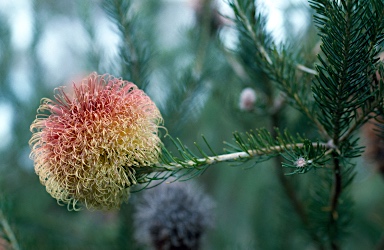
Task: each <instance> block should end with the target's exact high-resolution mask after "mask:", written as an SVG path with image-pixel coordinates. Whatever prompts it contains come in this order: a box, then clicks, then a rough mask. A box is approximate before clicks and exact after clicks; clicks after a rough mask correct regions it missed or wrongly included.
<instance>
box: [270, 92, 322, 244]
mask: <svg viewBox="0 0 384 250" xmlns="http://www.w3.org/2000/svg"><path fill="white" fill-rule="evenodd" d="M271 99H272V100H271V102H273V97H271ZM279 116H280V115H279V112H278V111H277V112H274V113H273V114H272V115H271V123H272V124H271V126H272V134H273V136H274V137H277V132H276V130H275V129H273V128H275V127H280V126H279V125H280V122H279V120H280V117H279ZM282 160H283V159H282V157H281V156H278V157H275V158H274V161H275V169H276V174H277V177H278V180H279V182H280V184H281V185H282V187H283V190H284V191H285V194H286V195H287V197H288V199H289V201H290V202H291V205H292V207H293V209H294V210H295V211H296V213H297V215H298V216H299V218H300V220H301V222H302V224H303V226H304V228H305V230H306V231H307V233H308V235H309V237H311V239H312V240H313V242H314V243H315V245H316V246H317V247H318V249H320V250H322V249H324V247H323V246H322V244H321V241H320V239H319V238H318V237H317V235H316V234H315V233H314V232H313V231H312V230H311V228H312V226H311V223H310V221H309V219H308V215H307V212H306V211H305V208H304V206H303V204H302V203H301V201H300V199H299V198H298V197H297V195H296V192H295V189H294V187H293V186H292V184H291V182H290V181H289V180H288V179H287V178H286V176H285V175H284V171H283V168H282V167H281V162H282Z"/></svg>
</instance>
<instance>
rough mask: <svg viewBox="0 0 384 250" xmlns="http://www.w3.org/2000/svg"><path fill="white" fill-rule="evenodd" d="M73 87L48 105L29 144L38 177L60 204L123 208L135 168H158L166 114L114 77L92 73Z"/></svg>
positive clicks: (35, 124)
mask: <svg viewBox="0 0 384 250" xmlns="http://www.w3.org/2000/svg"><path fill="white" fill-rule="evenodd" d="M72 87H73V89H72V90H71V91H68V92H65V90H64V87H61V88H59V89H58V90H57V93H56V95H55V96H54V97H55V100H50V99H47V98H44V99H42V103H41V105H40V107H39V109H38V115H37V117H36V119H35V120H34V122H33V123H32V125H31V132H32V133H33V134H32V138H31V140H30V141H29V144H30V145H31V148H32V152H31V155H30V157H31V159H32V160H34V166H35V171H36V173H37V175H39V177H40V181H41V183H42V184H43V185H44V186H46V189H47V191H48V193H50V194H51V195H52V197H54V198H56V199H57V201H58V202H61V203H64V204H68V206H70V205H72V206H73V207H74V208H75V205H76V203H77V202H80V203H83V204H85V206H86V207H87V208H89V209H112V208H118V207H119V206H120V205H121V203H122V202H123V201H126V200H127V199H128V197H129V187H130V186H132V185H134V184H136V178H135V168H140V167H142V166H150V165H153V164H154V163H157V162H158V157H159V152H160V147H161V141H160V139H159V137H158V134H157V133H158V127H159V125H160V124H161V123H162V117H161V114H160V112H159V110H158V109H157V107H156V105H155V104H154V103H153V102H152V101H151V99H150V98H149V97H148V96H147V95H146V94H145V93H144V92H143V91H142V90H140V89H138V88H137V86H136V85H135V84H133V83H131V82H128V81H123V80H121V79H118V78H114V77H113V76H109V75H97V74H96V73H92V74H91V75H89V76H88V77H87V78H85V79H83V81H82V82H81V83H79V84H75V83H74V84H73V86H72ZM69 93H72V94H69Z"/></svg>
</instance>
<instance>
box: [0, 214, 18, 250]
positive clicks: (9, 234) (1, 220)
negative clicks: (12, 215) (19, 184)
mask: <svg viewBox="0 0 384 250" xmlns="http://www.w3.org/2000/svg"><path fill="white" fill-rule="evenodd" d="M0 223H1V225H2V226H3V229H4V232H5V234H6V235H7V237H8V239H9V241H10V243H11V246H12V248H13V249H14V250H19V249H20V247H19V244H18V243H17V240H16V237H15V234H14V233H13V231H12V229H11V227H10V225H9V224H8V221H7V220H6V219H5V216H4V214H3V211H1V210H0Z"/></svg>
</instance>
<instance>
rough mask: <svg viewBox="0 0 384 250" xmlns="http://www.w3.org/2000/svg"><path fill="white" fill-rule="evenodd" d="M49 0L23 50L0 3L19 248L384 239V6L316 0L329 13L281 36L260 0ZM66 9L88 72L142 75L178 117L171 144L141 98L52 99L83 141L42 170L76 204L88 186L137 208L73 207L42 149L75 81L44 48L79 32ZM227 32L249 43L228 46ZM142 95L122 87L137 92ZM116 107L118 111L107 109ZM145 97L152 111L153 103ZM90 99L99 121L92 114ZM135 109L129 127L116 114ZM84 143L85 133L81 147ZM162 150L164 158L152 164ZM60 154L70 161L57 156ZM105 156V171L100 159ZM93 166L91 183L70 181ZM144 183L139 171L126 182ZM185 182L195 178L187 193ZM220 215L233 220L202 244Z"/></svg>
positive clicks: (9, 172)
mask: <svg viewBox="0 0 384 250" xmlns="http://www.w3.org/2000/svg"><path fill="white" fill-rule="evenodd" d="M32 2H33V5H31V6H30V7H32V10H31V13H32V16H33V22H32V23H33V25H34V27H33V28H34V29H33V35H32V36H31V39H30V42H29V43H28V44H27V45H25V46H26V47H28V48H21V49H20V48H19V49H18V48H16V46H14V44H13V43H14V41H13V40H14V39H13V32H14V30H13V29H14V27H13V25H11V21H12V19H9V20H8V19H7V18H9V17H10V15H6V14H4V13H2V12H0V24H1V25H0V38H1V39H0V40H1V42H0V72H1V73H2V80H1V81H0V87H1V92H0V98H1V100H0V111H1V112H3V111H7V109H9V110H11V111H9V112H11V113H12V118H11V119H9V120H12V121H7V122H4V124H8V125H9V124H10V126H9V127H10V128H9V132H10V134H11V135H10V136H8V135H5V137H4V140H3V138H2V140H1V142H0V153H1V157H0V158H1V159H2V161H1V162H0V190H1V192H2V193H1V194H0V196H2V195H3V193H4V195H5V196H7V199H0V249H1V248H2V246H3V245H4V244H5V245H4V246H5V247H11V248H14V249H18V248H22V249H68V248H71V249H88V248H92V249H100V248H101V249H106V248H108V249H126V248H129V249H140V248H139V247H140V246H138V245H137V246H136V245H135V244H134V242H135V239H136V240H137V241H138V242H145V243H147V244H148V243H149V245H153V246H157V247H158V248H162V249H163V248H167V247H166V246H169V247H168V248H171V247H170V246H171V245H172V246H174V247H175V248H177V247H179V249H180V248H182V249H184V248H186V247H189V248H194V249H195V248H198V247H201V249H239V248H240V249H366V248H369V249H371V248H374V247H376V248H377V249H383V248H384V234H383V233H382V232H383V228H384V227H383V221H384V217H383V213H382V209H383V201H384V199H383V198H382V194H381V191H380V190H382V188H383V185H384V184H383V182H382V180H381V179H379V178H377V179H374V177H375V176H376V175H374V173H375V172H374V171H369V170H367V168H366V166H365V165H366V162H369V160H370V159H368V160H367V161H364V160H363V157H362V155H363V154H364V153H365V151H366V150H365V147H364V145H365V143H366V141H367V139H366V138H364V135H365V134H364V132H361V131H362V130H361V129H363V131H364V129H366V126H365V125H366V124H368V123H371V124H372V126H371V127H374V130H373V132H372V131H371V134H374V135H377V137H375V140H374V141H375V144H377V145H370V147H373V150H372V148H368V150H367V151H369V152H371V154H372V152H375V153H374V154H375V155H374V156H373V158H375V159H373V160H378V159H379V161H380V159H383V158H382V157H383V155H384V153H383V152H384V151H383V148H384V146H383V145H384V143H383V141H384V119H383V117H384V99H383V97H384V92H383V88H384V81H383V80H384V78H383V77H384V64H383V55H384V54H381V53H384V52H383V45H384V22H383V17H384V2H383V0H309V1H308V2H305V3H303V6H302V7H301V8H303V10H305V12H306V13H308V14H309V13H310V14H311V15H310V18H309V19H308V20H307V21H308V22H307V23H308V24H307V26H306V31H305V32H303V33H304V34H302V35H298V36H296V33H294V31H292V34H289V35H288V36H286V38H287V41H284V42H281V43H278V42H276V39H275V38H274V36H273V35H272V33H270V32H268V31H267V21H268V19H272V18H274V17H268V16H267V15H266V13H265V12H264V9H263V8H262V7H261V6H262V4H260V2H258V1H256V0H225V1H224V0H223V1H222V2H225V4H226V5H228V6H227V7H228V8H229V9H230V10H231V14H229V15H228V17H225V18H226V19H224V17H222V16H220V15H219V14H218V13H217V12H216V11H215V10H216V9H218V8H217V7H218V5H216V3H218V2H219V0H218V1H214V0H191V1H159V0H145V1H142V0H102V1H98V3H100V4H99V5H96V4H94V3H96V2H94V1H69V2H66V1H64V2H65V3H64V2H62V1H47V0H34V1H32ZM190 3H192V4H190ZM220 3H221V2H220ZM222 4H224V3H222ZM183 7H184V8H186V9H188V10H190V11H192V12H193V13H194V14H195V18H194V22H193V21H192V22H191V23H189V24H188V25H189V26H188V28H186V29H185V27H182V28H181V29H179V30H178V33H177V35H174V34H173V33H172V32H171V29H170V26H166V25H175V24H174V23H173V22H174V20H173V18H174V17H173V16H172V17H170V15H169V13H172V14H173V13H174V12H175V10H176V12H178V13H180V12H179V11H180V10H181V9H179V8H183ZM172 11H174V12H172ZM188 13H189V12H188ZM172 14H171V15H172ZM3 16H5V17H3ZM79 16H80V17H79ZM308 16H309V15H308ZM189 19H192V18H189ZM62 20H66V21H65V22H69V23H70V25H72V24H73V28H74V30H75V29H76V28H77V27H78V26H81V25H82V28H83V29H82V31H80V32H79V31H76V32H74V34H75V33H76V36H74V37H75V38H76V39H70V43H72V42H73V44H75V42H77V41H83V42H84V44H86V46H84V44H81V45H80V46H79V47H81V46H83V47H84V48H83V51H82V52H83V53H81V54H76V61H79V65H83V66H84V68H81V69H77V70H78V72H74V73H73V74H74V75H77V76H78V74H79V72H82V73H83V72H86V71H95V70H97V71H99V73H100V74H104V73H110V74H112V75H114V76H115V77H116V78H118V79H120V78H121V79H123V80H126V81H129V82H133V83H135V84H136V85H137V86H138V88H139V89H142V90H143V91H144V92H146V93H147V94H148V96H147V95H145V96H146V98H148V100H151V101H153V106H151V107H153V108H154V109H155V108H158V110H159V111H160V113H161V115H162V117H163V118H164V123H160V122H159V123H156V129H155V130H152V131H149V132H145V135H149V137H150V139H149V140H150V141H151V142H156V147H153V146H151V143H147V144H148V145H149V146H148V147H149V148H147V147H144V146H143V145H144V144H143V143H144V141H143V138H144V139H145V137H143V136H141V133H142V132H143V131H145V129H147V128H148V127H147V125H145V123H142V122H143V121H145V120H143V118H142V117H140V116H139V115H137V112H134V111H135V107H133V106H132V104H118V103H116V102H113V100H112V99H113V98H112V97H113V96H111V95H110V94H105V96H104V95H102V96H100V95H99V94H97V95H96V94H95V95H90V92H87V91H86V92H84V94H81V96H82V97H84V98H78V99H79V100H78V101H79V105H78V106H85V107H89V108H88V109H85V110H82V109H77V108H73V109H72V108H68V109H65V110H66V112H64V109H62V108H57V107H56V108H55V107H53V106H52V105H48V104H47V106H46V107H47V110H45V111H44V110H43V111H44V116H45V115H47V117H51V118H54V117H53V116H50V114H48V113H49V112H50V109H51V108H53V109H52V110H53V111H54V112H56V113H57V114H59V115H62V116H63V117H65V118H68V119H67V120H71V121H72V120H74V121H75V123H73V124H68V123H65V122H64V123H60V124H56V125H52V124H50V123H47V122H45V121H44V120H39V119H38V121H39V122H40V123H39V124H40V125H41V129H45V128H46V127H47V126H53V127H52V128H57V131H59V130H61V129H63V128H66V129H67V128H68V130H70V131H72V132H73V133H72V132H71V136H70V137H68V138H71V139H68V138H64V137H60V133H59V132H52V133H50V132H47V133H46V134H44V136H43V137H44V139H45V138H48V139H51V141H50V143H52V144H57V142H61V143H63V144H62V145H65V148H67V149H70V150H72V149H73V152H75V153H74V154H67V155H66V157H64V158H63V157H62V153H60V152H61V151H60V152H59V151H58V150H56V151H55V150H53V151H55V152H56V155H53V154H47V156H46V157H43V158H42V160H41V165H44V166H47V168H48V170H47V171H46V172H44V174H45V177H43V178H42V182H43V183H44V182H46V181H48V180H49V178H51V177H52V175H57V179H55V182H54V183H53V184H55V185H56V186H57V188H56V189H55V190H54V192H53V193H55V194H58V195H60V196H62V197H63V198H65V199H68V200H71V199H73V198H76V197H73V193H86V194H89V195H90V196H91V197H96V201H95V202H100V197H101V198H102V199H103V200H105V201H106V202H111V201H113V200H118V202H115V203H113V204H114V205H113V206H104V207H103V208H104V209H110V208H115V209H119V208H121V209H120V210H119V211H116V210H113V211H101V212H94V213H89V212H88V211H87V210H86V209H83V211H82V212H78V213H75V212H71V213H69V212H68V211H67V210H66V209H65V208H62V207H60V206H56V204H55V203H54V202H53V201H52V199H51V197H50V196H49V195H47V194H46V190H44V187H42V186H41V185H40V183H39V181H38V177H36V175H35V171H33V170H32V163H31V162H29V161H27V160H28V159H26V158H28V157H27V155H28V153H29V149H26V148H27V144H28V139H29V138H30V133H29V131H28V126H30V122H31V121H33V120H34V119H35V118H34V116H35V115H36V112H35V110H36V108H37V107H38V104H39V100H40V99H41V98H42V97H47V98H50V99H52V88H53V86H52V84H57V85H59V84H65V83H66V82H67V81H68V79H70V78H72V76H67V78H66V79H60V80H57V79H56V77H57V78H60V76H57V75H60V74H58V73H61V72H53V73H52V72H51V71H52V70H47V69H48V68H49V67H48V66H50V65H48V66H47V65H46V63H45V60H43V59H42V58H43V57H44V55H45V52H44V53H43V52H42V51H44V49H45V47H44V41H46V40H47V39H46V37H48V38H49V35H50V32H52V33H54V32H53V29H52V27H53V28H54V29H57V30H60V29H61V28H62V27H64V26H66V25H65V22H61V21H62ZM69 20H71V21H69ZM169 20H171V21H169ZM175 20H176V19H175ZM51 21H52V22H51ZM167 21H168V23H167ZM72 22H73V23H72ZM309 23H311V24H309ZM76 24H80V25H76ZM105 24H107V25H106V27H108V28H109V29H111V30H112V32H115V35H116V36H115V37H113V39H114V38H117V39H118V45H117V47H116V48H115V49H116V51H114V54H113V55H111V56H110V57H111V58H112V60H110V61H108V60H109V58H108V57H105V56H104V55H105V54H104V52H105V51H107V49H105V48H103V46H101V44H102V43H101V42H100V41H99V40H103V42H105V41H109V37H107V36H108V35H109V34H110V33H108V32H106V33H105V34H104V33H103V31H105V30H102V28H103V27H104V26H103V25H105ZM51 25H52V26H51ZM99 25H100V26H99ZM67 26H68V25H67ZM227 26H230V27H227ZM71 28H72V27H71ZM99 28H101V29H100V30H99ZM104 28H105V27H104ZM228 30H230V32H229V33H230V35H228V36H227V33H225V32H226V31H228ZM55 32H56V30H55ZM84 32H85V33H84ZM15 34H16V33H15ZM71 35H72V34H71ZM83 35H85V36H86V37H81V36H83ZM15 37H16V36H15ZM83 38H84V39H83ZM164 38H167V39H164ZM227 38H231V39H232V40H234V43H233V44H230V46H227V45H228V44H227ZM233 38H234V39H233ZM172 39H174V40H175V41H172V42H171V45H170V44H167V42H169V41H170V40H172ZM48 40H49V39H48ZM63 40H65V39H63ZM49 41H50V40H49ZM99 42H100V43H99ZM71 45H72V44H71ZM68 46H69V45H68ZM107 46H109V45H107ZM69 47H70V46H69ZM75 47H76V45H73V47H71V48H72V49H74V48H75ZM111 47H112V46H111ZM61 49H62V50H63V51H65V48H64V46H63V47H60V51H61ZM104 49H105V51H103V50H104ZM75 50H76V49H74V51H75ZM79 50H80V49H79ZM63 53H65V52H63ZM58 54H60V53H58ZM380 54H381V59H380ZM25 55H27V56H25ZM62 64H63V65H62V67H63V72H65V70H64V69H65V68H66V67H65V66H66V65H65V64H66V62H65V63H64V62H63V63H62ZM53 68H54V67H53ZM19 69H23V70H24V71H25V72H24V71H23V70H22V71H21V73H20V72H19ZM105 69H107V70H106V71H108V72H101V71H104V70H105ZM26 72H27V73H26ZM82 73H81V74H82ZM20 76H26V77H25V78H27V79H24V78H22V77H21V78H19V77H20ZM61 77H62V76H61ZM60 81H62V82H65V83H62V82H60ZM74 82H76V81H74ZM124 84H127V83H126V82H125V81H124ZM124 84H123V85H124ZM25 86H26V87H25ZM74 86H76V84H75V85H74ZM124 86H127V85H124ZM128 86H129V85H128ZM24 87H25V89H24ZM55 87H56V85H55ZM67 89H70V87H68V86H67ZM91 89H92V88H91ZM105 89H106V90H108V89H109V87H107V88H105ZM244 90H247V91H246V92H245V91H244ZM116 91H117V92H119V91H120V89H119V87H116ZM131 91H132V90H129V91H127V93H122V92H121V94H122V96H123V97H124V98H127V100H128V99H129V100H131V99H130V98H132V101H137V97H131V95H129V93H130V92H131ZM140 91H141V90H140ZM70 92H71V91H69V92H68V96H70V95H71V93H70ZM240 92H241V93H244V92H245V93H246V94H247V95H248V96H247V95H244V96H243V97H242V95H241V94H240ZM92 93H93V92H92ZM119 93H120V92H119ZM140 93H141V92H140ZM239 97H240V98H239ZM98 98H99V99H98ZM111 98H112V99H111ZM43 100H47V99H43ZM67 100H68V101H70V100H72V99H71V98H69V97H68V99H67ZM95 100H99V102H96V101H95ZM111 100H112V101H111ZM106 101H108V107H112V108H111V109H108V110H107V111H105V112H103V114H99V113H97V112H96V111H100V110H102V109H103V108H105V107H106V106H107V105H106V104H105V103H106ZM126 103H131V102H126ZM239 103H240V105H239V107H237V106H236V105H237V104H239ZM155 104H156V105H155ZM116 105H123V106H124V107H123V106H121V107H120V108H122V109H123V110H126V111H127V112H125V113H122V112H120V111H119V110H121V109H119V106H116ZM155 106H156V107H155ZM4 107H5V108H4ZM138 108H140V110H141V109H143V110H144V111H148V112H150V111H151V109H150V108H149V106H146V104H138ZM76 110H77V111H79V110H80V113H81V115H84V116H86V117H90V118H89V120H82V119H81V117H80V118H79V119H77V118H76V117H75V114H76ZM156 110H157V109H156ZM40 111H42V110H40ZM128 111H132V112H128ZM156 114H157V115H158V116H156V117H158V119H159V120H161V121H163V120H162V119H160V115H159V114H158V113H157V112H156ZM120 115H121V117H123V118H124V119H125V118H126V119H125V121H126V122H125V123H122V122H121V120H122V119H115V120H113V119H111V118H113V117H120ZM87 119H88V118H87ZM98 119H99V120H100V121H102V122H100V123H97V124H96V123H95V124H96V125H94V126H91V125H92V124H93V123H89V122H88V123H87V122H86V121H90V120H92V121H93V120H95V121H98ZM63 120H65V119H63ZM2 122H3V121H2ZM1 125H2V124H1ZM163 126H164V127H163ZM0 127H1V126H0ZM80 128H81V131H82V133H79V132H77V130H76V129H80ZM110 128H113V129H110ZM158 129H159V130H158ZM53 130H55V129H53ZM53 130H52V131H53ZM92 130H94V131H102V132H100V133H98V132H97V133H93V134H92V133H91V132H92ZM55 131H56V130H55ZM132 134H138V136H137V137H132V136H129V135H132ZM201 134H204V135H203V136H200V135H201ZM107 135H108V136H109V137H107ZM127 135H128V137H127ZM7 136H8V137H7ZM7 138H8V139H7ZM9 138H11V139H9ZM27 138H28V139H27ZM108 138H110V140H108ZM96 139H97V140H96ZM7 140H8V142H7ZM3 141H4V143H3ZM74 141H77V142H81V143H79V144H78V147H76V145H74ZM97 141H98V142H100V143H96V142H97ZM195 141H196V142H195ZM222 141H224V143H223V142H222ZM83 144H86V147H83V146H82V145H83ZM147 144H145V145H147ZM379 144H380V145H379ZM43 145H46V142H45V141H44V142H42V144H41V146H43ZM79 145H80V146H79ZM100 145H101V146H100ZM59 146H60V145H59ZM37 147H38V148H39V147H40V145H39V146H37ZM52 148H53V147H52ZM116 148H118V149H119V150H116ZM120 149H121V150H120ZM70 150H69V151H70ZM69 151H68V152H69ZM152 151H153V154H151V156H152V155H153V159H152V158H151V160H150V161H144V159H143V157H144V156H145V155H147V154H148V153H149V152H152ZM71 152H72V151H71ZM105 152H109V153H110V154H106V153H105ZM48 153H50V152H48ZM111 155H112V156H113V157H111ZM115 156H116V157H115ZM132 156H134V157H132ZM73 157H74V158H73ZM365 157H367V156H365ZM75 158H76V159H75ZM126 158H127V159H130V160H122V161H117V160H114V159H126ZM53 160H55V162H56V163H57V164H55V167H56V169H52V168H49V166H50V165H49V164H46V163H47V162H48V161H53ZM75 161H76V163H78V164H77V165H76V164H71V162H75ZM143 163H144V164H143ZM379 163H381V162H379ZM97 164H99V165H100V166H106V167H105V171H98V170H97V168H96V167H95V166H97ZM64 165H65V166H66V168H63V166H64ZM120 165H121V166H120ZM78 166H81V168H79V167H78ZM108 166H113V167H114V168H111V167H108ZM381 166H383V164H381ZM103 169H104V168H103ZM92 171H93V172H92ZM371 172H372V173H373V174H371ZM381 172H382V173H384V168H383V169H381ZM89 173H92V174H94V175H90V174H89ZM368 173H369V174H368ZM77 175H79V176H81V177H82V179H81V180H82V182H81V183H82V184H81V183H80V184H79V185H76V187H71V186H70V185H68V181H74V180H75V176H77ZM368 175H369V177H367V176H368ZM63 176H65V178H66V179H60V178H62V177H63ZM89 176H96V177H97V178H89ZM116 176H119V178H120V179H119V178H117V177H116ZM372 176H373V177H372ZM116 178H117V179H116ZM127 178H129V180H132V181H129V182H124V181H123V180H127ZM192 178H196V179H198V181H201V182H204V184H206V186H207V187H208V189H207V191H208V192H209V193H210V194H211V196H212V197H213V199H214V200H216V202H215V203H216V205H217V206H216V207H215V209H212V203H211V202H210V201H209V202H207V200H206V199H203V198H202V197H203V195H202V194H201V193H200V192H199V189H196V188H195V187H194V186H191V187H190V188H189V187H188V185H185V184H186V183H185V181H189V180H190V179H192ZM95 179H97V180H98V182H95ZM372 179H373V180H372ZM169 182H174V183H173V184H171V185H169ZM176 182H177V183H176ZM116 183H117V184H116ZM367 184H368V185H367ZM158 185H160V187H156V186H158ZM166 185H168V186H166ZM172 185H173V186H176V187H177V188H176V189H173V190H172V191H170V192H169V189H168V188H169V187H172ZM198 185H199V184H197V186H198ZM26 187H27V188H26ZM151 188H153V189H152V190H151ZM186 188H187V189H188V192H185V193H184V191H185V190H186ZM68 189H72V191H73V192H66V191H68ZM111 190H117V191H118V192H112V193H111V192H109V191H111ZM51 191H52V190H51ZM145 192H147V193H145ZM51 193H52V192H51ZM130 193H132V195H130ZM121 194H124V195H121ZM141 195H143V196H144V197H142V198H143V199H141V201H143V202H141V203H140V196H141ZM0 198H2V197H0ZM128 198H129V202H128V204H125V202H126V201H128ZM87 202H88V200H87V199H79V203H84V204H78V205H79V207H80V208H86V207H87ZM133 204H136V215H137V216H138V217H137V218H136V223H135V224H134V220H133V218H132V215H134V214H135V213H134V212H135V211H134V207H133V206H132V205H133ZM88 207H89V204H88ZM91 207H92V206H91ZM95 208H96V206H95ZM211 213H214V217H215V218H216V224H217V227H216V228H213V229H210V230H207V235H206V236H207V237H206V238H202V237H201V233H202V232H203V231H205V230H203V229H205V227H206V226H208V225H211V222H212V221H211V219H212V217H211ZM159 216H160V217H159ZM5 217H7V218H5ZM228 225H229V226H228ZM230 225H236V227H231V226H230ZM134 231H136V232H134ZM381 234H382V235H381ZM142 236H144V237H142ZM141 237H142V238H141ZM171 243H172V244H171ZM171 249H173V248H171Z"/></svg>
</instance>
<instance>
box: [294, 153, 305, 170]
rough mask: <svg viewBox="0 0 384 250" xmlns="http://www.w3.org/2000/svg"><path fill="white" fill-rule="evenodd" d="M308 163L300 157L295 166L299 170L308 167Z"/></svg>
mask: <svg viewBox="0 0 384 250" xmlns="http://www.w3.org/2000/svg"><path fill="white" fill-rule="evenodd" d="M307 163H308V162H307V161H306V160H305V159H304V158H303V157H301V156H300V157H299V158H298V159H297V160H296V161H295V162H294V164H295V166H296V167H298V168H303V167H305V166H306V165H307Z"/></svg>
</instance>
